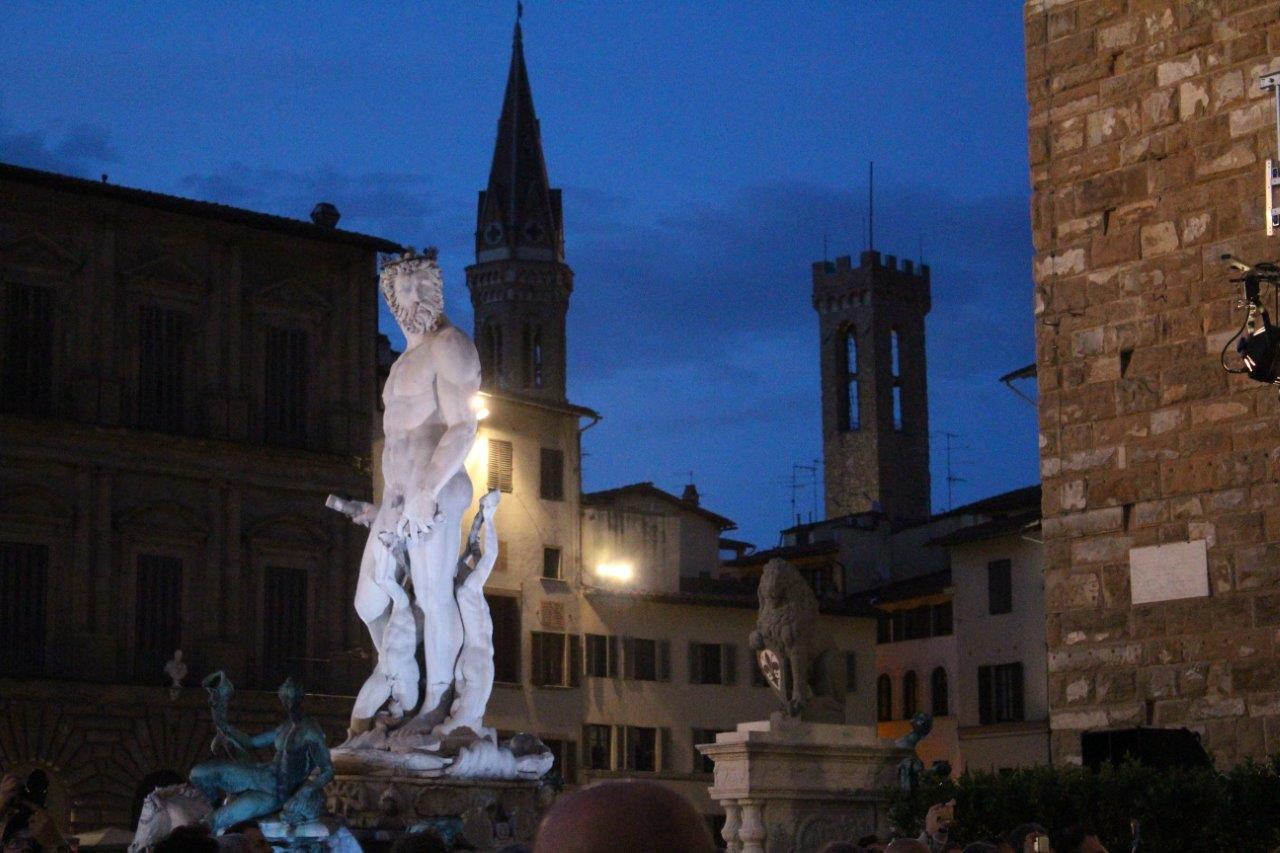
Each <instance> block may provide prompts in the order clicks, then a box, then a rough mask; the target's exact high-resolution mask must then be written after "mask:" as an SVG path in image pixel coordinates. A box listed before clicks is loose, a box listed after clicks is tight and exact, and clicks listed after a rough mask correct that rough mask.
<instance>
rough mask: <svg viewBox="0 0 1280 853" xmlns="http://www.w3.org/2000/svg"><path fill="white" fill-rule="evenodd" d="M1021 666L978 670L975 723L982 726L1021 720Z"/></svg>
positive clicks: (1003, 666) (1008, 664)
mask: <svg viewBox="0 0 1280 853" xmlns="http://www.w3.org/2000/svg"><path fill="white" fill-rule="evenodd" d="M1023 713H1024V712H1023V694H1022V664H1021V663H1006V664H1000V665H998V666H980V667H978V721H979V722H980V723H981V724H982V725H984V726H985V725H990V724H992V723H1015V722H1019V721H1021V720H1022V719H1023Z"/></svg>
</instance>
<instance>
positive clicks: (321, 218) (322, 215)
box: [311, 201, 342, 228]
mask: <svg viewBox="0 0 1280 853" xmlns="http://www.w3.org/2000/svg"><path fill="white" fill-rule="evenodd" d="M341 218H342V214H341V213H338V208H336V207H334V206H333V205H332V204H330V203H329V202H327V201H322V202H320V203H319V204H317V205H316V206H315V207H313V208H311V221H312V222H314V223H315V224H316V225H319V226H320V227H321V228H336V227H337V225H338V220H339V219H341Z"/></svg>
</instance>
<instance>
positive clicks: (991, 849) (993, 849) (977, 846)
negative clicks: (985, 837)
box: [963, 841, 1000, 853]
mask: <svg viewBox="0 0 1280 853" xmlns="http://www.w3.org/2000/svg"><path fill="white" fill-rule="evenodd" d="M999 850H1000V848H999V847H997V846H995V845H994V844H990V843H988V842H986V841H975V842H973V843H972V844H970V845H969V846H968V847H966V848H964V851H963V853H999Z"/></svg>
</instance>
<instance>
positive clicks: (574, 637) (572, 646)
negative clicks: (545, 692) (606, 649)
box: [565, 634, 582, 687]
mask: <svg viewBox="0 0 1280 853" xmlns="http://www.w3.org/2000/svg"><path fill="white" fill-rule="evenodd" d="M565 642H567V643H568V644H569V686H570V687H577V686H578V685H580V684H581V683H582V636H581V635H580V634H570V635H568V636H567V637H565Z"/></svg>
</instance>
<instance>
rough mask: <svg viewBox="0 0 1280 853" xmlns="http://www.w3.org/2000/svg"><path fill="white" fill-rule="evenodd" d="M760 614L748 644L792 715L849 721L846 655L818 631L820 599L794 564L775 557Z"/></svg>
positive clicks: (761, 593)
mask: <svg viewBox="0 0 1280 853" xmlns="http://www.w3.org/2000/svg"><path fill="white" fill-rule="evenodd" d="M758 595H759V598H760V612H759V615H758V616H757V617H756V628H755V630H754V631H752V632H751V637H750V639H749V641H748V642H749V644H750V646H751V648H752V649H753V650H754V651H755V652H756V655H757V662H758V664H759V666H760V668H761V670H762V671H763V672H764V675H765V679H766V680H767V681H768V682H769V685H770V686H771V687H772V688H773V689H774V691H775V692H777V694H778V696H779V698H780V699H781V700H782V710H783V712H784V713H785V714H786V715H787V716H788V717H798V718H799V719H801V720H804V721H806V722H813V723H844V721H845V719H844V694H845V688H846V685H845V670H844V656H843V655H842V654H841V653H840V651H839V650H838V649H837V648H836V647H835V644H834V643H833V642H832V640H831V636H830V634H828V633H827V632H825V631H822V630H819V626H818V599H817V596H815V595H814V594H813V590H812V589H811V588H810V587H809V584H808V582H806V581H805V579H804V577H803V576H801V574H800V573H799V572H798V571H796V568H795V566H793V565H791V564H790V563H788V562H787V561H786V560H779V559H773V560H770V561H769V562H768V563H767V564H766V565H765V567H764V573H763V574H762V575H761V577H760V586H759V589H758Z"/></svg>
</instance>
